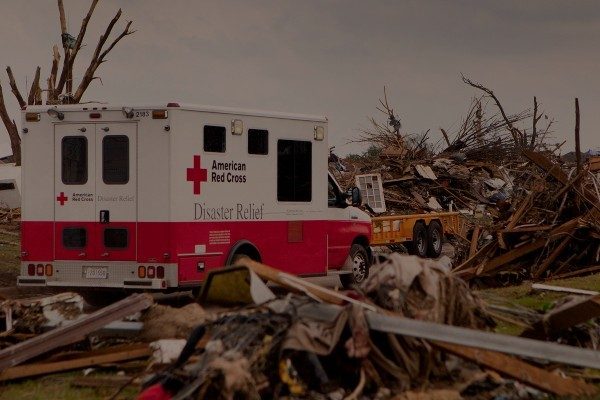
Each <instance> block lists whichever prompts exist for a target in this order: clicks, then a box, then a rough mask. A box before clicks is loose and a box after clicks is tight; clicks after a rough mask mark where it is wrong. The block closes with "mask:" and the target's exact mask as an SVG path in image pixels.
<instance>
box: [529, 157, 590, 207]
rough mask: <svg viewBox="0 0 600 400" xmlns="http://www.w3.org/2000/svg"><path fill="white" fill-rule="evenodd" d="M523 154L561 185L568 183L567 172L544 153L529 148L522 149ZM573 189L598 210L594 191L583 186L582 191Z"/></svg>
mask: <svg viewBox="0 0 600 400" xmlns="http://www.w3.org/2000/svg"><path fill="white" fill-rule="evenodd" d="M523 155H525V157H527V158H528V159H529V160H531V161H532V162H534V163H535V164H537V166H538V167H540V168H542V169H543V170H545V171H546V172H548V173H549V174H550V175H552V177H554V179H556V180H557V181H559V182H560V183H562V184H563V185H568V184H569V177H568V176H567V174H565V172H564V171H563V170H562V168H561V167H560V166H559V165H557V164H554V163H553V162H552V161H550V159H548V157H546V156H545V155H543V154H541V153H537V152H535V151H531V150H523ZM573 191H574V192H575V193H577V194H578V195H579V196H581V197H582V198H583V199H585V201H586V202H587V203H588V205H589V206H591V207H593V208H594V209H596V210H599V211H600V207H599V206H598V204H597V202H598V200H599V199H598V198H597V196H596V195H595V194H594V193H592V192H590V191H589V190H587V189H585V188H584V189H583V191H582V192H580V191H579V190H577V189H575V188H573Z"/></svg>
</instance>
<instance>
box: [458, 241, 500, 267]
mask: <svg viewBox="0 0 600 400" xmlns="http://www.w3.org/2000/svg"><path fill="white" fill-rule="evenodd" d="M495 249H496V243H495V242H494V241H491V242H489V243H487V244H485V245H484V246H483V247H482V248H481V249H479V251H478V252H477V253H475V255H474V256H473V257H471V258H469V259H468V260H466V261H465V262H463V263H462V264H460V265H459V266H458V267H456V268H454V269H453V270H452V273H455V272H459V271H463V270H466V269H469V268H471V267H473V266H475V265H476V264H477V260H478V259H479V258H481V257H482V256H484V255H486V254H487V253H491V252H492V251H493V250H495Z"/></svg>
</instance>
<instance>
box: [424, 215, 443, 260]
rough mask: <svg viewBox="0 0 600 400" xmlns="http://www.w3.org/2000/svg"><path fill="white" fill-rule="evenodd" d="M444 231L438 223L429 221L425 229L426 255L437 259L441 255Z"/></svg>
mask: <svg viewBox="0 0 600 400" xmlns="http://www.w3.org/2000/svg"><path fill="white" fill-rule="evenodd" d="M443 241H444V231H443V229H442V225H441V224H440V223H439V222H438V221H431V222H430V223H429V226H428V227H427V255H428V256H429V257H431V258H438V257H439V256H440V255H441V254H442V244H443Z"/></svg>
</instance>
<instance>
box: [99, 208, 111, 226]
mask: <svg viewBox="0 0 600 400" xmlns="http://www.w3.org/2000/svg"><path fill="white" fill-rule="evenodd" d="M109 222H110V211H109V210H100V223H101V224H108V223H109Z"/></svg>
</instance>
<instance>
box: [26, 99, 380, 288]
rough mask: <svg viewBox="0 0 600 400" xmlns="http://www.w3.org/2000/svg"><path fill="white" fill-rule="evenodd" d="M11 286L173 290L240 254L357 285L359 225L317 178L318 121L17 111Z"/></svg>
mask: <svg viewBox="0 0 600 400" xmlns="http://www.w3.org/2000/svg"><path fill="white" fill-rule="evenodd" d="M22 127H23V128H22V155H23V166H22V182H23V183H22V192H23V200H22V253H21V258H22V263H21V272H20V276H19V277H18V284H19V285H21V286H59V287H67V288H82V289H83V288H112V289H116V288H119V289H143V290H152V289H154V290H173V289H183V288H194V287H198V286H199V285H200V284H201V282H202V281H203V279H204V277H205V274H206V273H207V271H209V270H211V269H213V268H219V267H222V266H224V265H228V264H231V263H232V262H233V261H234V259H235V258H236V257H238V256H240V255H246V256H249V257H251V258H253V259H255V260H258V261H262V262H264V263H266V264H270V265H273V266H277V267H280V268H282V269H283V270H285V271H287V272H291V273H294V274H297V275H303V276H311V275H313V276H314V275H326V274H328V273H329V274H331V273H334V274H340V276H341V278H342V282H343V283H345V284H349V283H352V282H358V281H361V280H363V279H364V278H365V276H366V274H367V273H368V267H369V262H370V257H371V255H370V248H369V241H370V238H371V223H370V219H369V217H368V215H367V214H365V213H364V212H362V211H361V210H359V209H358V208H356V207H354V206H351V205H349V204H348V201H347V198H348V197H353V203H354V205H357V203H358V202H359V201H360V200H359V197H360V195H359V194H358V190H357V189H353V193H354V195H353V196H350V195H349V194H346V193H344V192H342V191H341V190H340V188H339V185H338V184H337V183H336V181H335V180H334V179H333V178H332V177H331V176H330V175H328V173H327V170H328V169H327V157H328V153H329V148H328V144H327V136H328V130H327V119H326V118H323V117H314V116H307V115H293V114H283V113H274V112H259V111H249V110H237V109H226V108H215V107H199V106H187V105H179V104H177V103H169V104H163V105H162V106H134V107H113V106H102V105H98V106H95V105H82V104H79V105H64V106H57V107H55V106H29V107H28V108H27V109H26V110H24V111H23V125H22Z"/></svg>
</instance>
